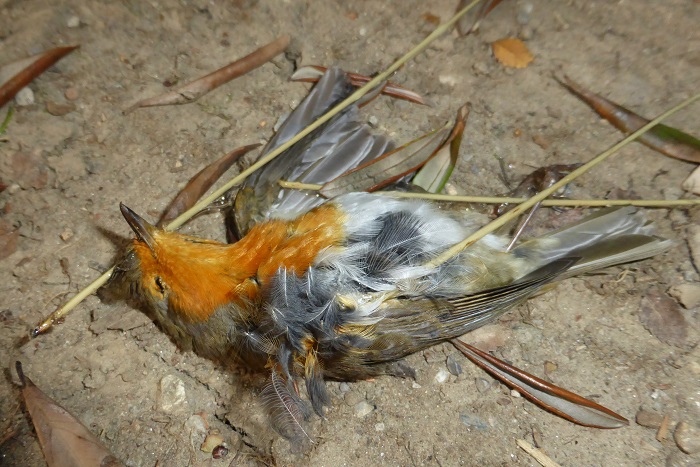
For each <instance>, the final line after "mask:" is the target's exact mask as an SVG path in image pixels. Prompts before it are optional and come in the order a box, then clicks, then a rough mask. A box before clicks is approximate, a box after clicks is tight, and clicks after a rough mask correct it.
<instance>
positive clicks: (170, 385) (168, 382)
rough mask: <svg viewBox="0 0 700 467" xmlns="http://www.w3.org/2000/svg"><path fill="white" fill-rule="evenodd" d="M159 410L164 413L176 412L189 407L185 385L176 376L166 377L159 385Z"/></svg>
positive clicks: (157, 395)
mask: <svg viewBox="0 0 700 467" xmlns="http://www.w3.org/2000/svg"><path fill="white" fill-rule="evenodd" d="M156 401H157V404H158V408H159V409H160V410H161V411H163V412H168V413H171V412H176V411H178V410H184V409H185V408H186V407H187V392H186V391H185V383H184V381H182V380H181V379H180V378H178V377H177V376H175V375H165V376H163V378H162V379H161V380H160V384H159V385H158V393H157V394H156Z"/></svg>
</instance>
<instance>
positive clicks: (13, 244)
mask: <svg viewBox="0 0 700 467" xmlns="http://www.w3.org/2000/svg"><path fill="white" fill-rule="evenodd" d="M18 244H19V229H18V228H16V227H14V226H13V225H12V224H10V223H9V222H7V221H5V220H3V221H0V259H5V258H7V257H8V256H10V255H11V254H12V253H14V252H15V251H17V245H18Z"/></svg>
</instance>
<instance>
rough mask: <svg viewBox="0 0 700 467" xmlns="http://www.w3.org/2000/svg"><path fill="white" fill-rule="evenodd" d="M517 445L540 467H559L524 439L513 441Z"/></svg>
mask: <svg viewBox="0 0 700 467" xmlns="http://www.w3.org/2000/svg"><path fill="white" fill-rule="evenodd" d="M515 442H516V443H518V447H519V448H520V449H522V450H523V451H525V452H526V453H528V454H530V455H531V456H532V458H533V459H535V460H536V461H537V463H538V464H540V465H541V466H542V467H560V466H559V464H557V463H556V462H554V461H553V460H552V459H551V458H550V457H549V456H548V455H547V454H545V453H544V452H543V451H542V450H541V449H537V448H536V447H535V446H533V445H532V444H530V443H528V442H527V441H525V440H524V439H518V440H516V441H515Z"/></svg>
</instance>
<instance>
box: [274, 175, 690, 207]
mask: <svg viewBox="0 0 700 467" xmlns="http://www.w3.org/2000/svg"><path fill="white" fill-rule="evenodd" d="M279 184H280V186H281V187H282V188H291V189H294V190H309V191H318V190H320V189H321V186H322V185H315V184H312V183H300V182H289V181H286V180H280V182H279ZM382 194H383V195H387V196H392V197H395V198H408V199H427V200H431V201H450V202H455V203H483V204H503V203H509V204H519V203H523V202H525V201H527V199H528V198H509V197H501V196H468V195H466V196H464V195H441V194H436V193H407V192H403V191H382ZM697 205H700V199H545V200H543V201H542V206H561V207H604V206H637V207H645V208H666V207H673V206H697Z"/></svg>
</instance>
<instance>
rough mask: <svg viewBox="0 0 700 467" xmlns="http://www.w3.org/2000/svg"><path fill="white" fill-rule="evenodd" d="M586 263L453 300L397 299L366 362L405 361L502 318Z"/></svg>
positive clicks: (565, 262)
mask: <svg viewBox="0 0 700 467" xmlns="http://www.w3.org/2000/svg"><path fill="white" fill-rule="evenodd" d="M579 259H580V258H577V257H569V258H560V259H557V260H555V261H552V262H551V263H549V264H547V265H545V266H542V267H540V268H539V269H537V270H535V271H533V272H531V273H530V274H528V275H526V276H524V277H522V278H521V279H519V280H517V281H515V282H512V283H510V284H508V285H505V286H502V287H496V288H493V289H489V290H484V291H480V292H477V293H473V294H469V295H462V296H456V297H451V298H431V297H425V298H418V299H413V298H412V299H401V298H397V299H393V300H390V301H388V302H387V304H386V307H385V308H384V309H383V310H382V312H383V313H384V316H383V318H382V320H380V321H379V322H377V323H376V324H375V326H374V329H373V334H374V337H373V338H371V339H370V340H371V344H370V347H369V349H368V351H367V352H366V354H365V355H364V359H365V361H366V363H370V364H373V363H381V362H386V361H391V360H395V359H399V358H403V357H405V356H406V355H408V354H410V353H413V352H416V351H418V350H421V349H425V348H428V347H430V346H432V345H435V344H437V343H439V342H444V341H446V340H448V339H451V338H454V337H458V336H461V335H463V334H465V333H467V332H469V331H471V330H473V329H476V328H478V327H481V326H483V325H484V324H486V323H488V322H491V321H493V320H495V319H497V318H498V317H499V316H501V315H502V314H503V313H505V312H506V311H508V310H509V309H511V308H512V307H513V306H515V305H517V304H519V303H522V302H523V301H524V300H526V299H527V298H529V297H531V296H532V295H533V294H535V293H537V291H539V290H540V289H541V288H542V287H543V286H544V285H546V284H548V283H550V282H552V281H554V280H555V279H557V278H558V277H559V276H561V275H562V274H564V273H565V272H566V271H567V270H568V269H569V268H571V267H572V266H574V265H575V264H576V262H577V261H578V260H579Z"/></svg>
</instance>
